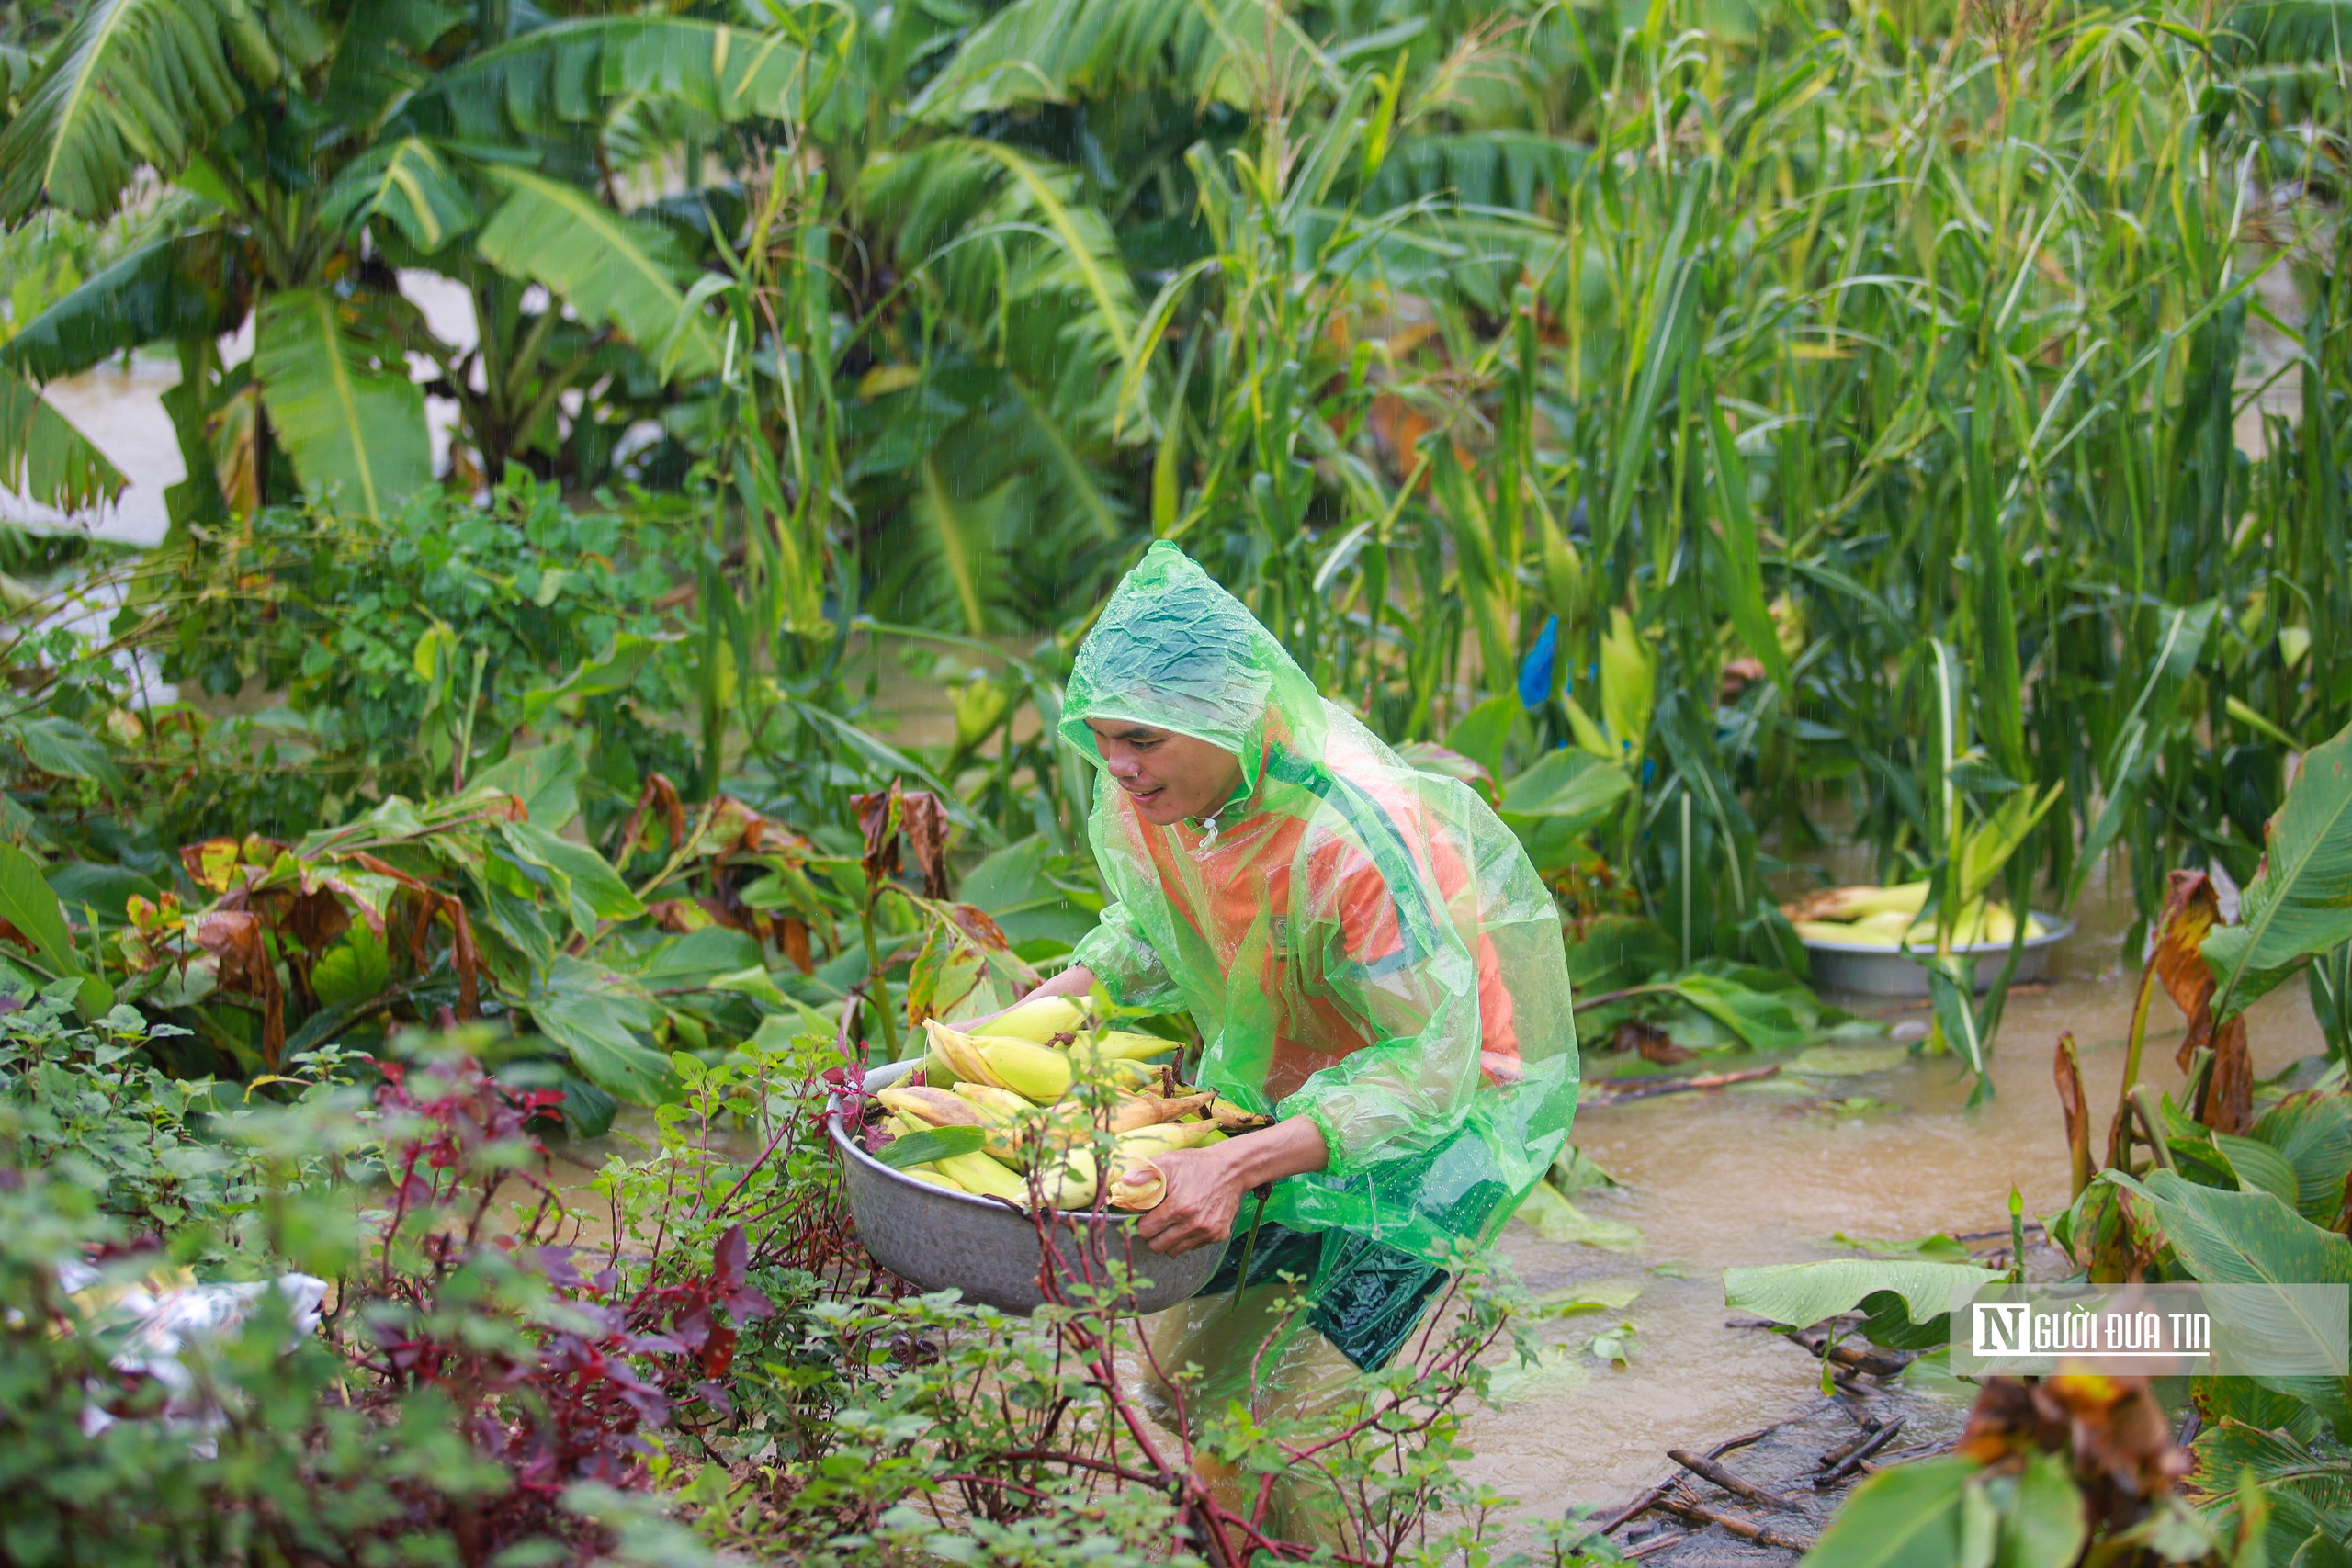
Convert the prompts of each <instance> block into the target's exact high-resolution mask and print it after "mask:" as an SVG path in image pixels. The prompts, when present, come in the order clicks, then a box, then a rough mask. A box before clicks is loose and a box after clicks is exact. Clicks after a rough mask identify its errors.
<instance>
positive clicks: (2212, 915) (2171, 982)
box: [2148, 870, 2254, 1133]
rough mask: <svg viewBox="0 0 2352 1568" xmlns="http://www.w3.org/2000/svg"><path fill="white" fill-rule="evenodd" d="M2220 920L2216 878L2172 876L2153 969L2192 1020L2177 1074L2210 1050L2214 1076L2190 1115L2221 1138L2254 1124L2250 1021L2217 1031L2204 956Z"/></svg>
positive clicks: (2210, 977)
mask: <svg viewBox="0 0 2352 1568" xmlns="http://www.w3.org/2000/svg"><path fill="white" fill-rule="evenodd" d="M2221 919H2222V908H2221V900H2220V898H2219V897H2218V896H2217V895H2216V894H2215V893H2214V891H2213V882H2212V879H2211V877H2209V876H2207V875H2206V874H2204V873H2203V872H2201V871H2186V870H2183V871H2176V872H2174V873H2173V874H2171V876H2170V877H2168V878H2167V879H2166V881H2165V904H2164V909H2163V911H2162V912H2161V913H2160V914H2159V915H2158V916H2157V924H2156V942H2155V948H2154V952H2153V953H2150V955H2149V959H2148V962H2149V964H2150V966H2151V967H2152V968H2154V971H2155V974H2156V978H2157V980H2158V981H2159V982H2160V983H2161V984H2162V985H2163V986H2164V988H2165V995H2166V996H2168V997H2170V998H2172V1000H2173V1005H2174V1006H2175V1007H2177V1008H2178V1009H2180V1011H2181V1016H2182V1017H2183V1018H2185V1019H2187V1020H2188V1033H2187V1034H2185V1035H2184V1036H2182V1037H2181V1042H2180V1049H2179V1050H2178V1051H2177V1052H2176V1053H2175V1054H2174V1058H2173V1059H2174V1061H2175V1062H2177V1064H2178V1065H2179V1067H2180V1070H2181V1071H2182V1072H2188V1070H2189V1069H2190V1067H2191V1066H2193V1065H2194V1064H2195V1062H2196V1060H2197V1053H2198V1052H2199V1051H2201V1050H2206V1049H2209V1048H2210V1049H2211V1051H2212V1053H2213V1070H2212V1072H2211V1075H2210V1076H2209V1077H2207V1078H2206V1080H2205V1087H2204V1089H2203V1090H2202V1091H2200V1092H2199V1095H2198V1098H2197V1103H2196V1104H2195V1105H2194V1106H2192V1107H2190V1111H2191V1113H2192V1114H2193V1115H2195V1116H2196V1118H2197V1119H2198V1120H2199V1122H2203V1123H2204V1124H2205V1125H2206V1126H2208V1127H2211V1128H2212V1129H2213V1130H2214V1131H2216V1132H2221V1133H2243V1132H2245V1129H2246V1127H2247V1125H2248V1124H2249V1123H2250V1122H2252V1121H2253V1117H2254V1063H2253V1059H2252V1057H2251V1056H2249V1055H2248V1054H2247V1050H2246V1037H2245V1017H2244V1015H2243V1014H2241V1015H2239V1016H2236V1017H2233V1018H2232V1019H2231V1020H2230V1021H2229V1022H2227V1023H2225V1024H2223V1025H2222V1027H2221V1029H2220V1030H2219V1031H2216V1030H2215V1029H2214V1027H2213V990H2214V985H2213V971H2212V967H2211V965H2210V964H2207V963H2206V962H2205V954H2204V953H2202V952H2201V951H2200V949H2201V948H2202V947H2203V945H2204V942H2205V938H2206V937H2207V936H2208V935H2209V934H2211V931H2212V930H2213V928H2214V927H2215V926H2217V925H2219V924H2220V923H2221Z"/></svg>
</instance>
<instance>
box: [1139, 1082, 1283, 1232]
mask: <svg viewBox="0 0 2352 1568" xmlns="http://www.w3.org/2000/svg"><path fill="white" fill-rule="evenodd" d="M1328 1160H1329V1151H1328V1150H1326V1149H1325V1148H1324V1146H1323V1130H1322V1129H1321V1128H1320V1127H1317V1125H1316V1124H1315V1122H1314V1121H1313V1120H1312V1119H1311V1118H1308V1117H1305V1116H1294V1117H1292V1118H1291V1119H1290V1120H1289V1121H1287V1122H1281V1123H1279V1124H1277V1125H1275V1126H1272V1127H1269V1128H1267V1129H1266V1130H1265V1131H1264V1132H1262V1133H1251V1134H1248V1135H1247V1136H1244V1137H1238V1138H1228V1139H1227V1140H1226V1141H1225V1142H1224V1143H1221V1144H1213V1145H1210V1146H1209V1147H1207V1148H1204V1149H1171V1150H1170V1151H1169V1152H1168V1153H1167V1154H1164V1155H1157V1156H1153V1158H1152V1163H1153V1164H1154V1165H1156V1166H1158V1167H1159V1173H1160V1175H1161V1176H1163V1177H1165V1178H1166V1179H1167V1180H1168V1196H1166V1197H1165V1198H1162V1199H1161V1200H1160V1201H1159V1204H1158V1205H1157V1206H1156V1207H1154V1208H1151V1209H1148V1210H1147V1211H1145V1213H1144V1216H1143V1221H1142V1224H1141V1227H1140V1228H1141V1229H1142V1232H1143V1238H1144V1240H1145V1241H1146V1242H1148V1243H1149V1244H1150V1246H1151V1249H1152V1250H1153V1251H1154V1252H1157V1253H1159V1254H1160V1255H1161V1256H1162V1257H1170V1256H1172V1255H1174V1254H1176V1253H1179V1252H1190V1251H1192V1250H1193V1248H1194V1247H1206V1246H1208V1245H1209V1244H1210V1243H1212V1242H1218V1241H1224V1240H1226V1239H1227V1238H1228V1237H1230V1236H1231V1235H1233V1220H1234V1215H1235V1214H1236V1213H1238V1212H1239V1210H1240V1208H1241V1196H1242V1194H1243V1193H1245V1192H1248V1191H1249V1190H1250V1189H1251V1188H1253V1187H1256V1186H1258V1185H1259V1184H1260V1183H1261V1182H1266V1181H1275V1180H1279V1179H1282V1178H1283V1177H1285V1176H1296V1175H1298V1174H1299V1173H1300V1172H1302V1171H1308V1170H1320V1169H1322V1168H1323V1167H1324V1165H1325V1164H1326V1162H1327V1161H1328Z"/></svg>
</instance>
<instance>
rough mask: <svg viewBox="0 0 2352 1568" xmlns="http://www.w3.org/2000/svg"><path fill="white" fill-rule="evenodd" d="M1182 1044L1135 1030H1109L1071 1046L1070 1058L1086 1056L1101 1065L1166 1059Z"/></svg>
mask: <svg viewBox="0 0 2352 1568" xmlns="http://www.w3.org/2000/svg"><path fill="white" fill-rule="evenodd" d="M1180 1044H1181V1042H1178V1041H1174V1040H1162V1039H1161V1038H1160V1037H1159V1035H1157V1034H1144V1033H1140V1032H1136V1031H1135V1030H1132V1029H1106V1030H1103V1032H1101V1033H1099V1034H1094V1035H1080V1037H1079V1038H1078V1039H1076V1040H1074V1041H1072V1042H1071V1043H1070V1055H1074V1056H1087V1057H1091V1058H1092V1059H1093V1060H1095V1061H1098V1062H1107V1061H1130V1062H1140V1061H1143V1060H1145V1059H1146V1058H1148V1057H1151V1056H1164V1055H1167V1054H1168V1053H1169V1052H1170V1051H1173V1050H1176V1049H1178V1048H1179V1046H1180Z"/></svg>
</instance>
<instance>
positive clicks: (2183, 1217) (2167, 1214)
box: [2100, 1168, 2352, 1285]
mask: <svg viewBox="0 0 2352 1568" xmlns="http://www.w3.org/2000/svg"><path fill="white" fill-rule="evenodd" d="M2100 1179H2101V1180H2103V1181H2109V1182H2112V1183H2113V1184H2114V1185H2116V1186H2118V1187H2120V1188H2122V1189H2124V1190H2126V1191H2129V1192H2131V1193H2133V1194H2134V1195H2136V1196H2138V1197H2141V1198H2144V1199H2146V1200H2147V1201H2149V1202H2150V1203H2152V1204H2154V1206H2155V1210H2156V1218H2157V1223H2158V1224H2161V1225H2162V1226H2163V1227H2164V1233H2165V1239H2166V1240H2167V1241H2169V1242H2171V1243H2172V1247H2173V1252H2174V1254H2175V1256H2177V1258H2179V1259H2180V1263H2181V1267H2182V1268H2184V1269H2188V1273H2189V1275H2190V1277H2191V1278H2193V1279H2195V1280H2197V1281H2198V1282H2199V1283H2200V1284H2207V1285H2221V1284H2308V1285H2320V1284H2326V1285H2336V1284H2345V1285H2352V1241H2347V1240H2346V1239H2345V1238H2344V1237H2343V1236H2341V1235H2336V1234H2335V1232H2333V1231H2326V1230H2322V1229H2321V1228H2320V1227H2319V1226H2317V1225H2315V1224H2312V1223H2311V1222H2310V1221H2309V1220H2307V1219H2305V1218H2303V1217H2302V1216H2301V1214H2299V1213H2295V1211H2294V1210H2292V1209H2290V1208H2289V1207H2288V1206H2287V1205H2286V1203H2284V1202H2283V1201H2280V1200H2279V1199H2278V1196H2277V1195H2276V1194H2273V1193H2269V1192H2227V1191H2223V1190H2222V1189H2220V1188H2218V1187H2200V1186H2199V1185H2198V1184H2197V1183H2195V1182H2193V1181H2190V1180H2188V1179H2186V1178H2184V1177H2182V1176H2180V1175H2178V1174H2177V1173H2175V1172H2173V1171H2169V1170H2152V1171H2150V1172H2149V1173H2148V1174H2147V1175H2146V1177H2144V1178H2143V1179H2140V1180H2137V1181H2134V1180H2133V1179H2131V1178H2130V1177H2128V1176H2126V1175H2124V1174H2123V1173H2122V1172H2121V1171H2120V1170H2116V1169H2112V1168H2110V1169H2108V1170H2106V1171H2103V1172H2101V1173H2100Z"/></svg>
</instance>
